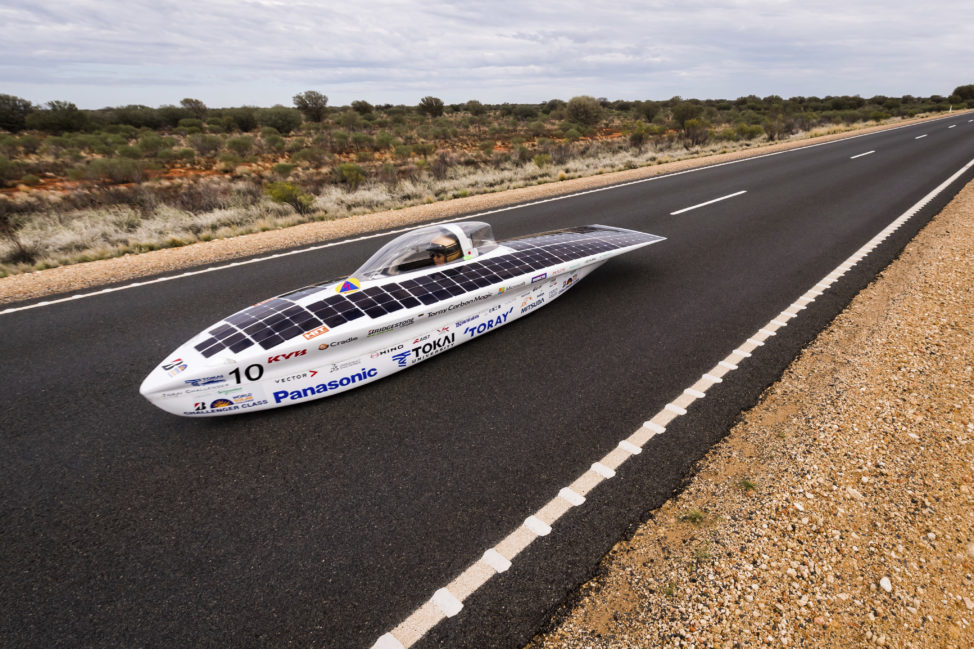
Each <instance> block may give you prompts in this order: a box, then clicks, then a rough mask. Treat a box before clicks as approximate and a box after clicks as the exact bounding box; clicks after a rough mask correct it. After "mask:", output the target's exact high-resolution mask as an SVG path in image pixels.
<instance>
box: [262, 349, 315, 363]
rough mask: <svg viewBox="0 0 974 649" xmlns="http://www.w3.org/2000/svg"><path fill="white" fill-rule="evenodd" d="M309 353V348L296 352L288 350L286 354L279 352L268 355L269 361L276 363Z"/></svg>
mask: <svg viewBox="0 0 974 649" xmlns="http://www.w3.org/2000/svg"><path fill="white" fill-rule="evenodd" d="M307 353H308V350H307V349H299V350H297V351H295V352H288V353H286V354H278V355H277V356H268V357H267V362H268V363H276V362H277V361H286V360H288V359H289V358H295V357H297V356H304V355H305V354H307Z"/></svg>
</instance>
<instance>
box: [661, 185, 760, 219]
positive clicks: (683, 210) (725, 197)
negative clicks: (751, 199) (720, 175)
mask: <svg viewBox="0 0 974 649" xmlns="http://www.w3.org/2000/svg"><path fill="white" fill-rule="evenodd" d="M746 193H747V190H746V189H742V190H741V191H739V192H734V193H733V194H728V195H727V196H721V197H720V198H715V199H713V200H712V201H707V202H706V203H698V204H697V205H691V206H690V207H684V208H683V209H682V210H677V211H675V212H670V216H676V215H677V214H683V213H684V212H689V211H690V210H695V209H697V208H698V207H705V206H707V205H713V204H714V203H719V202H720V201H726V200H727V199H728V198H734V197H735V196H740V195H741V194H746Z"/></svg>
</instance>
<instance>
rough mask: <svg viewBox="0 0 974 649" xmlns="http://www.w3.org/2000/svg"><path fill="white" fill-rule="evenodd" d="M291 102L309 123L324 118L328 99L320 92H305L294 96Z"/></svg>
mask: <svg viewBox="0 0 974 649" xmlns="http://www.w3.org/2000/svg"><path fill="white" fill-rule="evenodd" d="M293 101H294V106H295V107H296V108H297V109H298V110H299V111H301V114H302V115H304V117H305V119H307V120H308V121H309V122H320V121H321V120H323V119H324V118H325V107H326V106H327V105H328V97H326V96H324V95H323V94H321V93H320V92H317V91H315V90H305V91H304V92H302V93H301V94H299V95H294V98H293ZM278 130H280V129H278ZM282 132H283V131H282Z"/></svg>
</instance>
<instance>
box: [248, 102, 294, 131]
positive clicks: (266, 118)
mask: <svg viewBox="0 0 974 649" xmlns="http://www.w3.org/2000/svg"><path fill="white" fill-rule="evenodd" d="M256 117H257V123H258V124H259V125H260V126H271V127H273V128H275V129H277V132H278V133H280V134H281V135H287V134H289V133H290V132H291V131H293V130H294V129H296V128H297V127H299V126H301V113H299V112H298V111H297V110H295V109H294V108H287V107H286V106H280V105H278V106H273V107H271V108H260V109H258V110H257V113H256Z"/></svg>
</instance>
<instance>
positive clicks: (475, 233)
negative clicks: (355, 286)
mask: <svg viewBox="0 0 974 649" xmlns="http://www.w3.org/2000/svg"><path fill="white" fill-rule="evenodd" d="M444 237H447V238H450V239H452V240H454V241H456V242H457V243H458V244H459V246H460V250H461V252H462V254H461V255H460V257H459V258H458V259H456V260H454V261H452V262H451V263H457V262H460V261H464V260H468V259H473V258H475V257H478V256H480V255H482V254H484V253H486V252H489V251H490V250H493V249H494V248H496V247H497V242H496V241H495V240H494V233H493V230H492V229H491V227H490V225H489V224H487V223H483V222H480V221H465V222H463V223H445V224H441V225H430V226H427V227H425V228H418V229H416V230H411V231H409V232H406V233H405V234H402V235H400V236H398V237H396V238H395V239H393V240H392V241H390V242H389V243H387V244H386V245H384V246H382V247H381V248H380V249H379V250H378V251H377V252H376V253H375V254H374V255H372V256H371V257H369V259H368V261H366V262H365V263H364V264H362V266H361V267H360V268H359V269H358V270H357V271H355V273H354V274H353V277H356V278H357V279H359V280H362V281H367V280H370V279H380V278H382V277H389V276H392V275H401V274H403V273H410V272H413V271H416V270H420V269H422V268H426V267H431V266H433V265H434V262H433V259H432V257H431V255H430V251H431V249H432V246H433V242H434V240H442V239H443V238H444Z"/></svg>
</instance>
